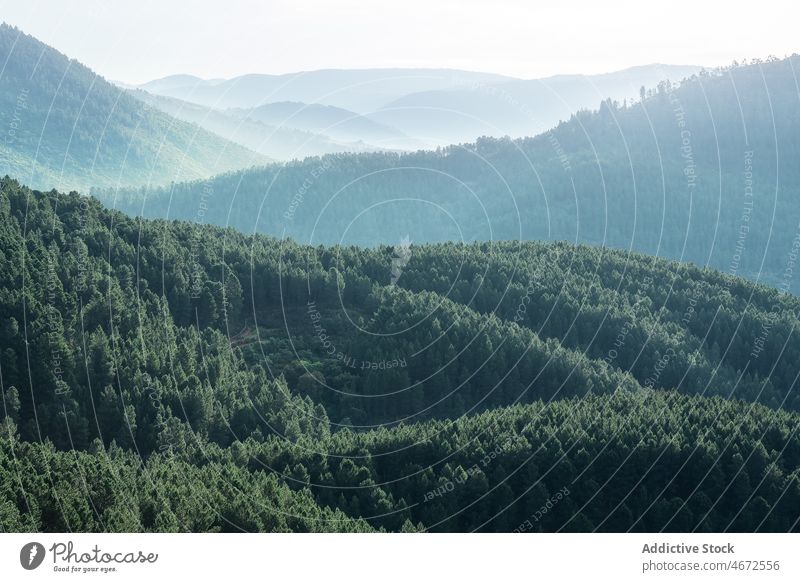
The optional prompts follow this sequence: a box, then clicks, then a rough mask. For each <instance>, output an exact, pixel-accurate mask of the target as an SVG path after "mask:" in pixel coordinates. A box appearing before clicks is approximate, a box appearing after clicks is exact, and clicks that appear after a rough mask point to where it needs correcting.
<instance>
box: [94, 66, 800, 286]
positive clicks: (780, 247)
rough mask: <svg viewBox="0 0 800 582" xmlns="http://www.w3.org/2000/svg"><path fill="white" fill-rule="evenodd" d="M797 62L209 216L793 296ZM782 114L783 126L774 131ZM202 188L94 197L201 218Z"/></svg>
mask: <svg viewBox="0 0 800 582" xmlns="http://www.w3.org/2000/svg"><path fill="white" fill-rule="evenodd" d="M798 65H800V57H797V56H795V57H792V58H790V59H785V60H780V61H778V60H774V61H769V62H758V63H753V64H749V65H742V66H736V67H732V68H730V69H728V70H724V71H718V72H715V73H704V74H703V75H700V76H695V77H692V78H690V79H688V80H687V81H685V82H684V83H682V84H681V85H680V86H674V85H671V84H669V83H662V84H661V85H659V86H658V87H657V88H655V89H653V90H650V91H648V92H647V93H646V94H645V95H643V97H644V99H643V100H642V101H637V102H635V103H628V104H625V105H623V104H619V103H615V102H609V101H605V102H603V104H602V106H601V108H600V109H599V110H598V111H594V112H589V111H582V112H578V113H577V114H575V115H573V116H572V117H571V118H570V119H569V121H566V122H564V123H561V124H559V125H558V127H556V128H554V129H553V130H551V131H548V132H546V133H544V134H541V135H539V136H537V137H533V138H524V139H518V140H510V139H489V138H484V139H480V140H478V141H477V142H476V143H472V144H466V145H463V146H450V147H447V148H442V149H439V150H436V151H427V152H426V151H420V152H415V153H408V154H402V155H401V154H392V153H373V154H359V155H346V154H338V155H335V156H328V157H324V158H321V159H308V160H305V161H304V162H302V163H294V164H289V165H287V166H285V167H281V168H277V167H273V168H264V169H260V170H254V171H246V172H240V173H234V174H231V175H227V176H221V177H218V178H215V179H214V180H212V181H211V182H210V184H211V186H212V187H213V189H214V191H215V192H216V193H217V195H216V196H215V199H214V200H213V202H212V203H211V204H210V205H209V211H208V212H207V213H206V219H207V220H208V221H210V222H212V223H214V224H224V225H228V226H233V227H235V228H237V229H240V230H241V231H243V232H254V231H257V232H262V233H267V234H272V235H274V236H279V237H284V236H286V237H292V238H294V239H296V240H298V241H301V242H308V243H313V244H318V243H322V244H337V243H340V242H341V243H343V244H361V245H377V244H396V243H397V242H398V241H400V240H401V239H403V238H404V237H408V238H409V239H410V240H412V241H414V242H416V243H424V242H441V241H461V240H464V241H475V240H519V239H521V240H567V241H571V242H576V243H588V244H592V245H603V246H608V247H613V248H620V249H631V250H635V251H639V252H644V253H648V254H652V255H657V256H662V257H666V258H670V259H678V260H681V261H688V262H692V263H695V264H697V265H700V266H705V265H708V266H711V267H714V268H717V269H720V270H724V271H726V272H729V273H731V274H734V275H740V276H745V277H748V278H750V279H752V280H758V281H765V282H767V283H769V284H771V285H775V286H779V287H780V288H782V289H789V290H792V291H797V290H798V289H800V280H798V278H797V277H796V276H794V275H793V270H792V268H791V266H792V265H791V263H792V260H793V259H792V257H793V253H796V248H795V243H794V242H793V241H795V240H796V237H797V230H798V226H797V225H798V224H800V205H798V204H797V199H798V196H800V174H799V173H798V168H797V166H796V164H792V163H790V162H789V160H792V159H794V158H795V157H796V156H797V155H798V151H800V128H799V127H798V123H799V122H800V92H799V91H798V86H797V83H796V80H795V71H796V69H797V67H798ZM777 120H780V122H778V121H777ZM203 187H204V185H203V184H198V183H194V184H193V183H184V184H175V185H174V186H173V187H171V188H170V189H168V190H167V189H163V190H151V191H149V192H148V198H147V202H146V204H144V206H143V205H142V197H141V196H142V193H141V192H138V191H115V192H99V191H98V192H96V195H97V196H99V197H100V198H101V199H102V200H104V201H105V202H106V203H107V204H108V205H109V206H113V207H115V208H120V209H123V210H125V211H127V212H129V213H132V214H138V213H141V212H143V213H144V216H147V217H165V216H167V209H168V208H169V217H170V218H178V219H181V218H183V219H187V218H190V217H192V216H194V215H195V213H196V210H197V200H198V199H199V196H200V193H201V189H202V188H203Z"/></svg>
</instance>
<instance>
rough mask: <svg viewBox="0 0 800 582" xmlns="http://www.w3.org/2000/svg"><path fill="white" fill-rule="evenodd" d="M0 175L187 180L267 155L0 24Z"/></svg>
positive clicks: (127, 181) (44, 179) (83, 183)
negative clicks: (148, 101)
mask: <svg viewBox="0 0 800 582" xmlns="http://www.w3.org/2000/svg"><path fill="white" fill-rule="evenodd" d="M0 63H2V64H1V65H0V67H1V68H0V126H2V127H3V128H5V132H4V133H5V134H6V135H5V137H6V139H4V140H3V141H2V143H0V173H3V174H10V175H13V176H17V177H20V178H21V179H23V180H25V181H26V182H27V183H30V184H32V185H35V186H39V187H42V188H53V187H59V188H63V189H72V188H77V189H82V190H88V188H89V187H90V186H113V185H117V184H124V185H126V186H139V185H146V184H164V183H169V182H171V181H178V180H191V179H196V178H201V177H208V176H210V175H212V174H217V173H221V172H226V171H230V170H235V169H241V168H246V167H250V166H253V165H257V164H260V163H264V162H265V161H266V159H265V158H264V157H262V156H260V155H258V154H254V153H253V152H252V151H250V150H248V149H246V148H243V147H241V146H240V145H238V144H234V143H232V142H230V141H227V140H224V139H222V138H220V137H218V136H216V135H214V134H212V133H209V132H207V131H205V130H202V129H200V128H199V127H197V126H194V125H191V124H188V123H185V122H182V121H178V120H175V119H173V118H171V117H169V116H167V115H164V114H163V113H161V112H159V111H157V110H153V109H150V108H148V107H146V106H145V105H144V104H143V103H141V102H140V101H138V100H136V99H134V98H133V97H131V96H129V95H128V94H127V93H126V92H125V91H123V90H121V89H119V88H117V87H115V86H113V85H111V84H110V83H108V82H106V81H105V80H104V79H102V78H101V77H99V76H97V75H96V74H95V73H93V72H92V71H90V70H89V69H88V68H86V67H84V66H83V65H81V64H80V63H78V62H76V61H74V60H70V59H68V58H67V57H66V56H64V55H62V54H61V53H59V52H57V51H56V50H54V49H52V48H50V47H48V46H47V45H45V44H43V43H41V42H39V41H38V40H36V39H35V38H33V37H31V36H28V35H26V34H24V33H22V32H21V31H19V30H18V29H16V28H12V27H10V26H8V25H6V24H2V25H0Z"/></svg>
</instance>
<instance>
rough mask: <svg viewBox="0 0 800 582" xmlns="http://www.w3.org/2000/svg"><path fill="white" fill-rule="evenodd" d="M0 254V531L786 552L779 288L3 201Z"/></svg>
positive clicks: (87, 204)
mask: <svg viewBox="0 0 800 582" xmlns="http://www.w3.org/2000/svg"><path fill="white" fill-rule="evenodd" d="M352 159H354V160H357V159H359V158H352ZM0 241H2V242H0V280H2V285H0V334H2V351H1V352H0V384H1V387H2V395H3V406H2V408H0V413H2V414H0V417H2V427H1V428H2V432H0V528H1V529H2V530H3V531H18V530H33V529H42V530H47V531H65V530H71V531H99V530H113V531H142V530H146V531H242V530H244V531H333V530H336V531H371V530H389V531H472V530H478V531H513V530H518V531H593V530H600V531H628V530H631V531H659V530H662V529H665V530H669V531H692V530H698V531H723V530H732V531H755V530H759V531H762V530H764V531H788V530H796V529H797V527H798V518H800V443H799V442H798V435H797V428H798V426H800V411H799V409H800V398H798V396H797V388H796V382H797V376H798V371H797V365H796V363H797V362H798V361H800V339H798V336H797V334H796V327H797V325H798V313H800V300H798V299H797V298H796V297H795V296H793V295H790V294H787V293H785V292H783V291H781V290H777V289H773V288H770V287H766V286H764V285H756V284H752V283H750V282H747V281H745V280H742V279H740V278H736V277H733V276H731V275H728V274H725V273H720V272H717V271H712V270H710V269H701V268H698V267H694V266H690V265H686V264H681V263H677V262H670V261H665V260H662V259H657V258H653V257H647V256H644V255H640V254H637V253H631V252H622V251H615V250H610V249H604V248H597V247H589V246H575V245H572V244H567V243H541V242H539V243H537V242H515V241H507V242H481V243H478V242H475V243H470V244H461V243H452V242H447V243H441V244H431V245H418V244H414V243H412V242H410V241H408V240H402V241H401V242H400V243H399V244H394V245H391V246H385V245H383V246H376V247H373V248H359V247H355V246H310V245H302V244H298V243H296V242H292V241H291V240H286V239H280V238H274V237H267V236H263V235H246V234H243V233H241V232H239V231H237V230H235V229H233V228H227V229H223V228H219V227H214V226H209V225H202V224H197V223H196V222H178V221H164V220H146V219H141V218H131V217H129V216H126V215H124V214H122V213H120V212H117V211H112V210H108V209H106V208H104V207H103V206H102V205H101V204H100V203H99V202H98V201H96V200H94V199H92V198H89V197H84V196H80V195H78V194H76V193H72V194H60V193H58V192H55V191H52V192H37V191H32V190H29V189H27V188H25V187H23V186H21V185H20V184H19V183H17V182H16V181H15V180H12V179H9V178H6V179H4V180H2V182H0ZM543 508H544V509H543Z"/></svg>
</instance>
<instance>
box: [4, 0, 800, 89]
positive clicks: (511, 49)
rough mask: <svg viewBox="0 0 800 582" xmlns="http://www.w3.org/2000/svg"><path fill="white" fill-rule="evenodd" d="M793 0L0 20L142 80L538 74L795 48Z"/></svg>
mask: <svg viewBox="0 0 800 582" xmlns="http://www.w3.org/2000/svg"><path fill="white" fill-rule="evenodd" d="M798 4H800V3H798V2H797V1H796V0H761V1H759V2H750V1H748V2H744V1H731V2H711V1H707V2H703V1H702V0H690V1H687V0H669V1H666V2H664V1H659V2H649V1H644V0H639V1H627V0H604V1H599V0H595V1H580V2H579V1H575V0H555V1H554V0H547V1H546V2H540V1H538V0H395V1H392V2H389V1H386V0H358V1H356V0H262V1H260V2H259V1H256V0H223V1H219V2H210V1H204V0H194V1H192V0H137V1H131V0H71V1H66V0H11V1H8V0H0V19H2V20H4V21H6V22H7V23H9V24H12V25H15V26H18V27H19V28H21V29H22V30H23V31H25V32H27V33H29V34H32V35H33V36H36V37H37V38H39V39H40V40H42V41H44V42H46V43H48V44H50V45H52V46H54V47H56V48H57V49H59V50H60V51H61V52H63V53H66V54H67V55H68V56H70V57H73V58H76V59H78V60H79V61H81V62H83V63H84V64H86V65H88V66H89V67H91V68H92V69H94V70H95V71H97V72H99V73H100V74H102V75H103V76H105V77H107V78H109V79H113V80H118V81H124V82H128V83H142V82H145V81H148V80H151V79H155V78H159V77H164V76H166V75H170V74H175V73H189V74H193V75H197V76H199V77H203V78H217V77H225V78H229V77H234V76H237V75H241V74H245V73H287V72H294V71H304V70H314V69H324V68H368V67H452V68H460V69H467V70H475V71H487V72H493V73H503V74H507V75H512V76H516V77H523V78H536V77H544V76H548V75H554V74H560V73H601V72H607V71H613V70H618V69H623V68H625V67H629V66H633V65H642V64H648V63H655V62H659V63H670V64H690V65H704V66H717V65H727V64H730V63H731V62H732V61H733V60H734V59H736V60H739V61H741V60H743V59H745V58H752V57H762V58H763V57H767V56H769V55H775V56H778V57H783V56H786V55H789V54H792V53H795V52H800V36H798V34H797V22H798V16H800V7H798V6H797V5H798Z"/></svg>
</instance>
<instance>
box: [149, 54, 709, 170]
mask: <svg viewBox="0 0 800 582" xmlns="http://www.w3.org/2000/svg"><path fill="white" fill-rule="evenodd" d="M700 70H701V68H700V67H694V66H677V65H659V64H655V65H646V66H641V67H633V68H630V69H625V70H624V71H618V72H615V73H608V74H603V75H561V76H556V77H549V78H545V79H533V80H522V79H513V78H510V77H502V76H498V75H486V74H483V73H470V72H466V71H458V70H425V69H375V70H362V71H335V70H325V71H312V72H308V73H297V74H293V75H278V76H273V75H246V76H244V77H237V78H234V79H230V80H220V79H215V80H203V79H198V78H197V77H193V76H191V75H175V76H171V77H166V78H164V79H159V80H156V81H151V82H149V83H145V84H144V85H141V86H140V87H139V89H141V90H142V91H146V92H147V93H150V94H153V95H159V96H161V97H169V98H172V99H180V100H181V102H186V103H193V104H197V105H201V106H203V107H206V108H208V109H209V110H213V111H220V112H224V113H226V114H232V115H234V116H235V117H237V118H238V119H242V120H247V119H251V120H256V121H259V122H261V123H265V124H267V125H268V126H271V127H278V128H280V129H281V130H283V129H296V130H301V131H306V132H311V133H313V134H315V135H316V136H318V137H320V138H324V139H323V143H320V144H314V142H313V141H309V144H308V147H306V148H303V151H305V152H308V153H314V154H324V153H329V152H331V151H334V150H335V149H336V147H337V146H336V145H333V144H331V143H328V141H330V142H334V143H339V146H338V147H339V148H340V150H339V151H342V150H344V151H363V150H378V149H398V150H415V149H420V148H432V147H439V146H445V145H449V144H451V143H463V142H468V141H474V140H475V139H477V138H479V137H482V136H489V137H502V136H505V135H509V136H512V137H522V136H527V135H535V134H537V133H540V132H542V131H544V130H546V129H549V128H550V127H553V126H554V125H556V124H557V123H558V122H559V121H562V120H565V119H568V118H569V116H570V115H571V114H572V113H574V112H575V111H578V110H580V109H594V108H597V106H598V104H599V103H600V101H602V100H603V99H609V98H610V99H612V100H618V101H622V100H624V99H626V98H628V99H632V98H634V97H635V98H638V95H639V91H640V89H641V87H643V86H644V87H653V86H655V85H657V84H658V83H659V82H663V81H666V80H670V81H673V82H674V81H680V80H681V79H683V78H686V77H689V76H691V75H693V74H696V73H698V72H700ZM138 94H139V95H143V93H138ZM156 106H159V105H158V103H156ZM190 108H191V107H190V106H186V107H184V109H190ZM169 112H170V113H171V114H174V113H173V112H172V111H171V110H170V111H169ZM191 120H192V121H196V122H197V123H200V125H202V126H203V127H205V128H206V129H209V130H211V131H217V129H216V127H217V126H216V125H214V124H213V122H212V121H211V120H209V119H196V118H192V119H191ZM277 133H278V132H276V131H275V130H271V133H270V134H269V135H270V137H269V140H275V141H276V146H275V147H272V146H271V147H269V148H268V149H266V150H265V149H259V148H257V147H256V148H255V149H256V150H258V151H261V152H262V153H266V154H267V155H271V156H273V157H277V158H280V159H292V158H294V157H300V156H297V155H294V156H292V155H283V154H282V153H281V152H282V151H283V148H282V146H281V145H280V144H279V143H278V142H280V141H281V138H280V136H278V135H277ZM222 135H225V137H229V138H230V139H235V136H232V135H231V134H230V133H223V134H222ZM237 141H239V143H242V144H244V145H247V146H248V147H254V146H253V145H252V142H251V141H242V140H241V139H239V140H237ZM260 141H264V138H261V139H260ZM293 151H294V150H293Z"/></svg>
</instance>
